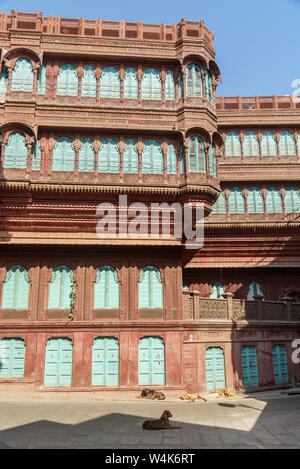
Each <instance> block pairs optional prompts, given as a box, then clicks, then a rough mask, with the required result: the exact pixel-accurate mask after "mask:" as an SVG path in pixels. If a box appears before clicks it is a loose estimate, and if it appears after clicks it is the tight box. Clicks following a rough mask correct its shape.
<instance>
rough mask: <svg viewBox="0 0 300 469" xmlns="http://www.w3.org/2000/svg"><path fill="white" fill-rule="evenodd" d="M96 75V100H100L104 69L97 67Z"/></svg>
mask: <svg viewBox="0 0 300 469" xmlns="http://www.w3.org/2000/svg"><path fill="white" fill-rule="evenodd" d="M95 75H96V80H97V81H96V102H97V103H99V102H100V78H101V75H102V69H101V68H100V67H97V68H96V70H95Z"/></svg>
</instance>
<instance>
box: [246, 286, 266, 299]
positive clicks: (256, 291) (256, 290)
mask: <svg viewBox="0 0 300 469" xmlns="http://www.w3.org/2000/svg"><path fill="white" fill-rule="evenodd" d="M256 295H262V296H263V297H264V299H265V294H264V288H263V286H262V285H261V284H260V283H258V282H251V283H249V285H248V289H247V300H248V301H252V300H254V298H253V297H254V296H256Z"/></svg>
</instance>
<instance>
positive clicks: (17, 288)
mask: <svg viewBox="0 0 300 469" xmlns="http://www.w3.org/2000/svg"><path fill="white" fill-rule="evenodd" d="M29 289H30V283H29V276H28V270H27V269H26V268H25V267H23V266H21V265H13V266H12V267H10V268H9V269H8V270H7V273H6V277H5V281H4V283H3V291H2V309H28V304H29Z"/></svg>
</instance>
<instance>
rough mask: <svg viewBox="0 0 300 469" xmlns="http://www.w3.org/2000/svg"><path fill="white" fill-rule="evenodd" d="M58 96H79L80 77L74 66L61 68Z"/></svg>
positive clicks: (58, 79) (66, 65) (58, 78)
mask: <svg viewBox="0 0 300 469" xmlns="http://www.w3.org/2000/svg"><path fill="white" fill-rule="evenodd" d="M56 94H57V95H59V96H77V95H78V75H77V71H76V67H75V66H74V65H71V64H65V65H63V66H62V67H61V68H60V71H59V74H58V77H57V89H56Z"/></svg>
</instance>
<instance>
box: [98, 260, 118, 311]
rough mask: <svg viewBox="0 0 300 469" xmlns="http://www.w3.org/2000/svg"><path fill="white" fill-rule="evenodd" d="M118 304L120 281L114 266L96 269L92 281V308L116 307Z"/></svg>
mask: <svg viewBox="0 0 300 469" xmlns="http://www.w3.org/2000/svg"><path fill="white" fill-rule="evenodd" d="M119 306H120V283H119V280H118V273H117V270H116V269H115V268H114V267H111V266H103V267H100V268H99V269H98V270H97V274H96V281H95V283H94V309H117V308H119Z"/></svg>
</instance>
